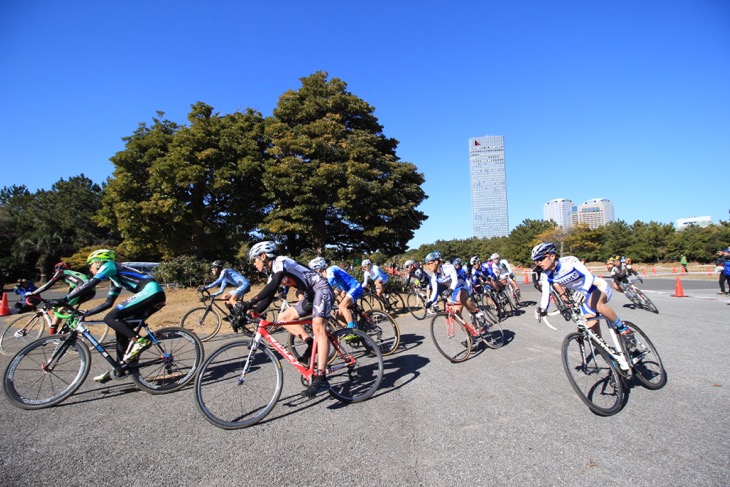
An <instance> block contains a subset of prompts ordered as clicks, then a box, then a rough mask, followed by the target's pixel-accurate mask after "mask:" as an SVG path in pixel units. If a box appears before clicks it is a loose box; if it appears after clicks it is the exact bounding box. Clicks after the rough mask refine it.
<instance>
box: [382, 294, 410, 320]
mask: <svg viewBox="0 0 730 487" xmlns="http://www.w3.org/2000/svg"><path fill="white" fill-rule="evenodd" d="M387 306H388V308H389V309H390V313H392V314H394V315H397V314H400V313H402V312H403V311H404V310H405V309H406V303H405V301H404V300H403V296H401V295H400V294H398V293H396V292H392V293H390V294H389V295H388V303H387Z"/></svg>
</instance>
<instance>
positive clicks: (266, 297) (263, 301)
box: [250, 270, 285, 313]
mask: <svg viewBox="0 0 730 487" xmlns="http://www.w3.org/2000/svg"><path fill="white" fill-rule="evenodd" d="M284 275H285V273H284V271H283V270H281V271H279V272H276V273H274V274H272V275H271V279H269V282H267V283H266V286H264V288H263V289H262V290H261V291H259V293H258V294H257V295H256V296H254V297H252V298H251V301H250V302H251V304H255V305H256V312H258V313H261V312H262V311H264V310H265V309H266V308H267V307H268V306H269V304H270V303H271V301H273V298H274V296H276V292H277V291H278V290H279V286H281V281H283V280H284Z"/></svg>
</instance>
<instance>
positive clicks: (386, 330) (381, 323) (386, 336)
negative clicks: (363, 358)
mask: <svg viewBox="0 0 730 487" xmlns="http://www.w3.org/2000/svg"><path fill="white" fill-rule="evenodd" d="M358 327H359V328H360V330H362V331H364V332H365V333H366V334H367V335H368V336H369V337H370V338H372V339H373V341H374V342H375V343H376V344H378V346H379V347H380V352H381V353H382V354H383V356H386V355H391V354H392V353H394V352H395V351H396V350H397V349H398V345H399V344H400V328H399V327H398V322H397V321H395V319H394V318H393V317H392V316H390V315H389V314H388V313H386V312H385V311H377V310H373V311H366V312H363V313H362V316H361V317H360V320H359V322H358Z"/></svg>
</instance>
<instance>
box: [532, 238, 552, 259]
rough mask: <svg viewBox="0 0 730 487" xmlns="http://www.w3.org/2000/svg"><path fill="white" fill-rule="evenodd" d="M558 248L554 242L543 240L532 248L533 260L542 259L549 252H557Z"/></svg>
mask: <svg viewBox="0 0 730 487" xmlns="http://www.w3.org/2000/svg"><path fill="white" fill-rule="evenodd" d="M557 253H558V248H557V247H556V246H555V244H554V243H552V242H542V243H539V244H537V245H535V246H534V247H533V248H532V260H540V259H542V258H543V257H545V256H546V255H548V254H557Z"/></svg>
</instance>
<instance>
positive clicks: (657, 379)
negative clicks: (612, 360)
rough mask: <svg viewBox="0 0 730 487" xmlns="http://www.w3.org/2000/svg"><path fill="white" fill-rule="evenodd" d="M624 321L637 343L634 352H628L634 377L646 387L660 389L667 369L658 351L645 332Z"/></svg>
mask: <svg viewBox="0 0 730 487" xmlns="http://www.w3.org/2000/svg"><path fill="white" fill-rule="evenodd" d="M624 323H625V324H626V326H628V327H629V328H630V329H631V330H632V331H633V332H634V338H635V339H636V343H637V347H636V352H634V353H633V354H632V353H631V352H629V356H630V357H631V362H632V368H633V369H634V377H636V379H637V380H638V381H639V382H641V383H642V384H643V385H644V387H646V388H647V389H652V390H656V389H661V388H662V387H664V386H665V385H666V383H667V371H666V370H664V365H663V364H662V359H661V358H660V357H659V352H657V350H656V347H654V344H653V343H651V340H649V337H648V336H646V333H644V332H643V331H642V330H641V329H640V328H639V327H638V326H636V325H635V324H633V323H631V322H628V321H624Z"/></svg>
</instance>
